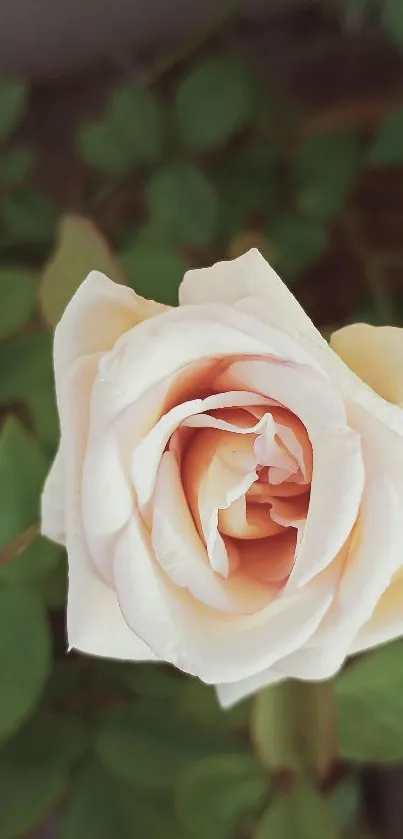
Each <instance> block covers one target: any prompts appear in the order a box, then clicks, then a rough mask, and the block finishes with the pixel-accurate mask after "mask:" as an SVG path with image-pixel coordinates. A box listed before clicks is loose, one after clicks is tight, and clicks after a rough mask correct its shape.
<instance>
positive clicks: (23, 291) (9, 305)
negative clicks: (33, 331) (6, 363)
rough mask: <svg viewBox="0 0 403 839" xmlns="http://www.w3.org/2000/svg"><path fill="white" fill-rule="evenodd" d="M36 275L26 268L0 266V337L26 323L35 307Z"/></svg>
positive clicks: (4, 336)
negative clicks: (0, 304)
mask: <svg viewBox="0 0 403 839" xmlns="http://www.w3.org/2000/svg"><path fill="white" fill-rule="evenodd" d="M35 294H36V277H35V275H34V274H33V272H32V271H29V270H28V269H27V268H17V267H15V266H11V265H10V266H9V267H2V268H0V299H1V300H2V301H3V305H2V306H1V308H0V339H1V338H6V337H7V336H8V335H11V333H12V332H14V331H15V330H16V329H19V328H20V327H21V326H24V324H26V323H27V321H28V320H29V318H30V317H31V315H32V313H33V311H34V309H35Z"/></svg>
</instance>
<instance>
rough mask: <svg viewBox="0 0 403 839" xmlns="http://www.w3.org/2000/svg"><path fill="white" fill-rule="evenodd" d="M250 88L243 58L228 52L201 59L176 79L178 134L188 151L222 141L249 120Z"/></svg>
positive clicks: (210, 146)
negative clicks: (180, 78)
mask: <svg viewBox="0 0 403 839" xmlns="http://www.w3.org/2000/svg"><path fill="white" fill-rule="evenodd" d="M254 104H255V102H254V90H253V86H252V82H251V76H250V73H249V70H248V69H247V67H246V66H245V64H244V62H243V61H241V60H240V59H239V58H236V57H234V56H231V55H226V56H220V57H218V58H207V59H203V60H201V61H200V62H199V63H198V64H197V65H196V66H195V67H193V68H192V69H191V70H190V71H189V72H188V73H187V75H185V77H184V78H183V79H182V80H181V82H180V83H179V86H178V89H177V91H176V96H175V111H176V118H177V123H178V133H179V138H180V140H181V142H182V143H183V145H184V146H185V147H186V148H188V149H191V150H192V151H204V150H206V149H211V148H214V147H216V146H220V145H223V144H224V143H226V142H227V140H228V139H229V138H230V137H231V136H232V135H233V134H235V132H237V131H239V130H240V129H241V128H243V127H244V126H245V125H246V123H247V122H248V121H249V120H250V118H251V116H252V114H253V108H254Z"/></svg>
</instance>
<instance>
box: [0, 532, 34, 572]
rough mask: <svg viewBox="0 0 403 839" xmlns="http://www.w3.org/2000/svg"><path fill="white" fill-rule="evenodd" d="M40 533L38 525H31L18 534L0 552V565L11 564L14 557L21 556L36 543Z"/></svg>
mask: <svg viewBox="0 0 403 839" xmlns="http://www.w3.org/2000/svg"><path fill="white" fill-rule="evenodd" d="M39 533H40V530H39V524H31V525H30V526H29V527H27V529H26V530H24V531H23V532H22V533H19V535H18V536H16V537H15V539H13V540H12V541H11V542H9V544H8V545H6V547H5V548H3V550H2V551H1V552H0V565H6V564H7V563H8V562H11V560H12V559H14V558H15V557H16V556H19V555H20V554H22V552H23V551H25V550H26V549H27V548H29V547H30V545H33V543H34V542H35V541H36V539H37V538H38V536H39Z"/></svg>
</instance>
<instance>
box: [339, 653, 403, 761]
mask: <svg viewBox="0 0 403 839" xmlns="http://www.w3.org/2000/svg"><path fill="white" fill-rule="evenodd" d="M402 660H403V642H402V641H395V642H394V643H393V644H389V645H387V646H384V647H380V648H379V649H377V650H375V651H374V652H371V653H368V654H367V655H366V656H365V657H364V658H362V659H361V660H359V661H357V662H353V663H351V664H350V665H349V666H348V667H347V668H346V669H345V670H344V671H343V672H342V673H341V674H340V675H339V676H338V678H337V679H336V685H335V687H336V703H337V705H336V708H337V717H338V736H339V750H340V755H341V757H343V758H345V759H346V760H352V761H357V762H359V763H384V762H387V763H392V762H395V761H401V760H403V668H402Z"/></svg>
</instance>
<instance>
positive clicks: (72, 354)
mask: <svg viewBox="0 0 403 839" xmlns="http://www.w3.org/2000/svg"><path fill="white" fill-rule="evenodd" d="M165 308H166V307H164V306H162V305H161V304H160V303H154V302H153V301H152V300H145V299H144V298H143V297H139V296H138V295H137V294H135V292H134V291H132V289H130V288H127V287H126V286H123V285H119V284H118V283H114V282H112V280H109V279H108V277H105V275H104V274H101V273H100V272H99V271H91V273H90V274H88V277H87V278H86V280H84V282H83V283H82V284H81V285H80V287H79V289H78V290H77V291H76V293H75V295H74V296H73V297H72V299H71V300H70V302H69V304H68V306H67V308H66V310H65V312H64V314H63V317H62V319H61V321H60V323H59V324H58V326H57V328H56V331H55V343H54V363H55V374H56V385H57V386H59V384H60V383H61V381H62V380H63V378H64V376H65V375H66V373H67V372H68V370H69V369H70V367H71V366H72V365H73V364H74V362H75V361H76V360H77V359H78V358H80V357H82V356H84V355H92V354H93V353H98V352H101V351H105V350H109V349H111V347H113V345H114V344H115V342H116V340H117V339H118V338H120V336H121V335H122V334H123V333H125V332H127V330H128V329H131V328H132V327H133V326H135V324H138V323H140V321H143V320H146V319H147V318H151V317H153V316H154V315H156V314H159V313H160V312H161V311H163V310H164V309H165Z"/></svg>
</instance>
